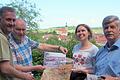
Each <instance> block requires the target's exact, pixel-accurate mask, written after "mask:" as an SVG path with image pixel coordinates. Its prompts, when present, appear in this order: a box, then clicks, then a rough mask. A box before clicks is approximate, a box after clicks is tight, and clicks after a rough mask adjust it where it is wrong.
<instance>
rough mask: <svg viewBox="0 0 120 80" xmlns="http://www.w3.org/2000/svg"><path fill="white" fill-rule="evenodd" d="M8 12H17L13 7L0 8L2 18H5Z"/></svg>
mask: <svg viewBox="0 0 120 80" xmlns="http://www.w3.org/2000/svg"><path fill="white" fill-rule="evenodd" d="M7 11H8V12H15V9H14V8H12V7H7V6H4V7H2V8H0V16H3V14H4V13H5V12H7Z"/></svg>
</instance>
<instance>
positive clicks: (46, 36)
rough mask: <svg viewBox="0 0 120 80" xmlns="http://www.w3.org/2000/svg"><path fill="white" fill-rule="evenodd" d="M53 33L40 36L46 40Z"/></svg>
mask: <svg viewBox="0 0 120 80" xmlns="http://www.w3.org/2000/svg"><path fill="white" fill-rule="evenodd" d="M53 36H54V35H53V34H45V35H44V36H42V38H43V39H45V40H48V39H49V38H50V37H53Z"/></svg>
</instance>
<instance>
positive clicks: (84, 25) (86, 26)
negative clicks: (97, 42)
mask: <svg viewBox="0 0 120 80" xmlns="http://www.w3.org/2000/svg"><path fill="white" fill-rule="evenodd" d="M80 26H83V27H85V28H86V29H87V31H88V32H89V33H90V35H89V36H88V39H91V38H92V31H91V29H90V27H89V26H88V25H86V24H79V25H77V27H76V29H75V34H76V33H77V29H78V28H79V27H80Z"/></svg>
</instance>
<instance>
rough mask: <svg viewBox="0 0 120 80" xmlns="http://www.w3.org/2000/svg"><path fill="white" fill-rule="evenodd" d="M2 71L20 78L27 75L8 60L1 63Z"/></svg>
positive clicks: (0, 68)
mask: <svg viewBox="0 0 120 80" xmlns="http://www.w3.org/2000/svg"><path fill="white" fill-rule="evenodd" d="M0 71H1V72H2V73H3V74H5V75H8V76H11V77H16V78H20V79H25V75H26V74H25V73H22V72H20V71H18V70H16V69H15V68H14V67H13V66H11V65H10V63H9V62H8V61H7V62H2V63H0Z"/></svg>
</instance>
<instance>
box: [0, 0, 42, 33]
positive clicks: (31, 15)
mask: <svg viewBox="0 0 120 80" xmlns="http://www.w3.org/2000/svg"><path fill="white" fill-rule="evenodd" d="M0 5H1V6H3V4H0ZM5 6H10V7H13V8H14V9H15V10H16V12H17V17H18V18H22V19H24V20H25V21H26V22H27V26H28V30H30V31H32V30H37V29H38V22H40V21H41V19H40V17H41V15H40V9H39V8H37V7H36V4H35V3H30V2H28V0H11V2H10V3H8V4H5Z"/></svg>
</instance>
